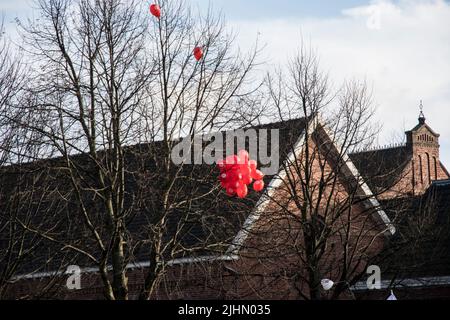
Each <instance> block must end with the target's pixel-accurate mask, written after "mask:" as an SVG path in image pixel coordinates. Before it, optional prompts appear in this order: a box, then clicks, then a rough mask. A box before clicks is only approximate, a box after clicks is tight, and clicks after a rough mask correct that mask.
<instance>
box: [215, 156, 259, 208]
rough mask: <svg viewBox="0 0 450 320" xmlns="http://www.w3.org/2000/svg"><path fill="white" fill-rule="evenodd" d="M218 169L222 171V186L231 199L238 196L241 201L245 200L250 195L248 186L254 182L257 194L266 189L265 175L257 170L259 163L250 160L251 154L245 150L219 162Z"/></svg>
mask: <svg viewBox="0 0 450 320" xmlns="http://www.w3.org/2000/svg"><path fill="white" fill-rule="evenodd" d="M217 167H218V168H219V170H220V176H219V180H220V185H221V186H222V188H224V189H225V190H226V192H227V194H228V195H229V196H230V197H232V196H234V195H237V196H238V197H239V198H241V199H242V198H245V197H246V196H247V195H248V186H249V185H250V184H251V183H252V182H253V181H254V180H255V182H254V183H253V189H254V190H255V191H256V192H260V191H262V190H263V189H264V181H263V180H262V179H263V178H264V174H263V173H262V172H261V171H260V170H258V169H257V162H256V161H255V160H250V157H249V154H248V152H247V151H245V150H241V151H239V153H238V154H237V155H232V156H228V157H226V158H225V159H224V160H219V161H217Z"/></svg>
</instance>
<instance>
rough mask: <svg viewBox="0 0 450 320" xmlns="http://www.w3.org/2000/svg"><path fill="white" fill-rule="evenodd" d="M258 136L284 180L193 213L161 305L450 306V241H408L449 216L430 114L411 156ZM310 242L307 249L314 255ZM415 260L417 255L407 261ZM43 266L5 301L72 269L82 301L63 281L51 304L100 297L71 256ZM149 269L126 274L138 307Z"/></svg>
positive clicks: (415, 135) (306, 136)
mask: <svg viewBox="0 0 450 320" xmlns="http://www.w3.org/2000/svg"><path fill="white" fill-rule="evenodd" d="M255 128H256V129H277V130H279V132H280V152H279V158H280V159H279V160H280V163H282V165H281V167H280V171H279V172H278V174H275V175H268V176H266V177H265V183H266V186H267V187H266V189H265V190H264V193H263V194H262V195H259V194H256V193H251V194H250V195H249V197H248V198H247V199H244V200H238V199H230V198H227V197H226V196H225V195H224V194H223V192H221V191H220V190H217V192H214V193H212V194H211V195H210V196H209V197H208V198H204V199H202V200H201V202H200V203H199V204H198V207H196V206H197V204H195V203H194V204H193V205H192V207H193V208H194V209H195V208H197V210H200V209H198V208H200V207H202V208H210V209H209V210H208V212H206V211H205V212H203V214H202V216H201V217H199V216H198V215H197V216H195V218H193V219H192V221H190V222H189V223H186V224H185V225H183V226H184V229H183V230H182V232H181V233H182V236H180V240H179V243H180V245H181V246H183V248H187V249H188V250H185V251H183V253H182V254H173V255H168V256H167V257H165V262H164V272H163V273H162V274H161V279H160V281H159V282H158V287H157V289H156V290H155V292H154V294H153V297H154V298H155V299H310V298H317V297H319V296H316V295H320V298H339V299H342V298H351V297H354V296H355V295H356V296H357V297H360V298H385V295H386V294H387V292H388V289H391V288H393V287H395V288H396V289H398V287H399V286H401V288H402V290H404V292H405V294H403V295H402V297H404V298H408V297H416V295H414V294H413V293H412V292H414V293H415V294H416V293H417V294H419V295H423V294H424V292H432V293H433V294H434V296H436V297H440V296H441V297H442V296H447V294H448V292H449V291H448V290H447V286H448V285H449V284H450V282H449V280H448V277H450V270H448V271H447V270H446V269H447V268H446V262H447V261H449V262H450V254H448V251H446V248H447V243H450V241H447V240H449V239H447V238H445V237H444V236H443V235H445V234H446V233H445V232H441V233H439V234H437V235H435V234H433V235H429V234H428V233H427V232H425V231H424V233H425V235H423V234H422V233H420V234H415V233H414V234H413V233H409V232H410V231H411V230H412V229H414V230H416V229H417V228H415V227H417V223H419V222H421V223H422V224H421V225H420V226H421V227H423V229H424V230H427V229H426V226H425V223H424V222H423V219H422V218H423V216H425V215H426V216H427V217H428V218H429V221H427V226H429V225H434V224H435V223H439V224H440V225H445V224H446V219H447V215H448V209H447V208H448V206H447V205H446V203H447V202H446V201H448V197H447V196H446V195H448V194H449V192H450V182H449V180H448V179H450V175H449V173H448V171H447V170H446V168H445V167H444V165H443V164H442V163H441V161H440V158H439V134H437V133H435V132H434V131H433V130H432V129H431V128H430V127H429V126H428V124H427V123H426V120H425V116H424V115H423V113H421V114H420V117H419V123H418V125H417V126H416V127H414V128H413V129H412V130H411V131H408V132H406V143H405V144H404V145H401V146H395V147H392V148H384V149H376V150H366V151H362V152H353V153H349V152H348V151H349V150H342V148H341V147H340V146H339V144H338V143H337V141H336V140H335V139H334V138H333V137H332V135H331V134H330V132H329V130H328V129H327V126H326V125H325V124H323V123H322V122H321V120H320V119H319V118H317V117H313V118H311V119H296V120H290V121H284V122H279V123H274V124H269V125H263V126H259V127H255ZM259 138H261V137H259ZM305 163H307V164H308V165H305ZM214 170H215V169H214V168H209V169H208V170H205V169H202V170H201V172H202V175H204V176H207V179H209V180H208V181H207V183H206V185H205V187H206V186H210V185H214V184H215V183H216V182H215V176H216V175H217V173H216V172H215V171H214ZM305 172H309V174H305ZM15 174H16V173H15V169H9V171H8V170H6V171H3V172H2V179H6V180H4V181H11V180H16V179H11V177H15V176H14V175H15ZM5 177H6V178H5ZM8 177H9V178H8ZM211 177H212V178H211ZM3 185H4V186H7V183H6V182H4V183H3ZM305 186H307V188H305ZM304 189H307V190H306V191H305V190H304ZM305 198H308V199H309V200H308V201H305ZM306 202H308V203H310V205H308V206H305V203H306ZM314 203H316V204H315V205H314ZM213 204H214V205H213ZM61 210H62V212H66V210H68V209H67V208H66V207H64V208H62V209H61ZM147 214H148V212H145V211H143V212H139V214H137V215H136V218H135V219H134V220H133V221H132V222H131V227H130V230H131V231H132V232H136V233H139V232H140V231H139V230H140V229H139V228H140V227H142V226H143V225H145V223H146V221H147V219H146V218H147ZM411 217H417V219H415V218H414V219H411ZM178 219H179V217H177V216H176V215H174V216H173V217H172V219H171V220H169V221H168V224H169V226H170V225H171V224H173V226H174V227H173V228H172V229H173V230H172V231H170V232H175V231H176V232H179V231H180V230H177V227H176V226H178V225H177V223H178ZM417 220H418V221H419V222H417ZM444 222H445V223H444ZM428 228H429V227H428ZM169 230H171V229H170V228H169ZM174 230H175V231H174ZM318 234H319V235H320V236H318ZM408 234H409V237H410V238H408V236H407V235H408ZM169 238H170V237H169ZM422 238H424V239H423V241H422V240H421V241H419V240H417V239H422ZM305 239H312V240H311V242H308V244H307V243H305V241H304V240H305ZM410 239H416V240H417V246H415V247H410V246H409V245H408V243H409V244H410V243H411V241H410ZM406 240H407V241H406ZM42 245H43V246H46V247H47V248H48V246H49V244H48V243H45V242H43V243H42ZM51 245H52V246H53V245H54V244H51ZM418 248H419V249H418ZM430 248H434V249H439V250H431V249H430ZM411 251H414V252H416V253H417V254H416V255H414V257H412V256H411V254H410V253H411ZM172 252H176V250H175V248H174V249H173V250H172ZM46 254H48V252H46V251H45V250H43V249H42V248H40V249H39V250H38V253H36V255H35V257H36V260H33V261H27V262H26V263H25V266H24V267H23V268H22V269H21V270H22V272H21V273H20V274H19V275H18V276H15V278H14V280H15V281H14V284H13V285H12V286H11V287H10V289H8V290H9V292H10V297H12V298H17V297H20V296H23V295H27V294H28V293H32V292H33V290H37V289H36V288H38V287H39V286H41V285H42V286H43V285H45V286H49V283H48V281H46V280H45V279H48V278H49V277H53V276H54V275H55V273H54V272H53V271H55V270H58V269H57V268H56V266H58V267H59V269H61V270H64V269H62V267H63V266H64V267H65V266H66V265H69V264H79V265H81V266H82V267H83V273H82V289H81V290H67V289H66V288H65V282H64V281H65V279H66V277H65V276H63V273H61V271H59V274H58V273H57V276H56V277H55V281H54V282H53V283H52V286H54V287H55V290H54V293H55V295H56V297H58V298H81V299H86V298H87V299H93V298H101V297H102V288H101V282H100V279H99V277H98V275H97V273H96V268H95V267H92V266H90V265H89V264H88V263H87V262H86V261H84V260H78V259H77V257H76V256H73V257H67V256H64V259H66V260H67V261H64V262H61V261H60V260H58V259H57V258H54V257H53V256H52V258H53V259H55V260H58V261H57V263H56V262H55V263H54V264H53V263H50V264H48V265H47V266H46V269H45V270H36V265H38V264H39V262H41V261H43V260H45V259H46V257H47V256H46ZM412 258H414V259H412ZM61 259H62V258H61ZM47 260H48V259H47ZM370 264H378V265H380V266H381V268H382V275H383V281H382V289H381V290H378V291H367V290H366V286H365V285H364V283H365V277H366V267H367V266H368V265H370ZM52 266H53V269H52ZM148 266H149V261H148V260H147V259H146V254H145V252H143V253H142V252H139V253H137V254H136V255H135V258H134V259H133V261H131V262H130V263H129V264H128V266H127V268H128V277H129V290H130V297H131V298H136V297H137V296H138V293H139V290H140V289H141V287H142V283H143V282H144V277H145V270H146V268H148ZM313 267H314V268H313ZM323 278H329V279H333V280H334V281H335V283H336V286H335V288H334V289H333V290H332V291H330V292H323V290H322V289H320V287H319V284H320V280H321V279H323ZM424 279H425V280H424ZM61 281H62V282H61ZM427 281H428V282H427ZM449 288H450V286H449ZM56 289H58V290H56ZM399 290H400V289H399ZM424 290H425V291H424ZM427 290H428V291H427ZM50 291H51V292H53V291H52V290H50ZM335 293H336V295H334V294H335ZM427 294H430V297H431V296H432V294H431V293H427Z"/></svg>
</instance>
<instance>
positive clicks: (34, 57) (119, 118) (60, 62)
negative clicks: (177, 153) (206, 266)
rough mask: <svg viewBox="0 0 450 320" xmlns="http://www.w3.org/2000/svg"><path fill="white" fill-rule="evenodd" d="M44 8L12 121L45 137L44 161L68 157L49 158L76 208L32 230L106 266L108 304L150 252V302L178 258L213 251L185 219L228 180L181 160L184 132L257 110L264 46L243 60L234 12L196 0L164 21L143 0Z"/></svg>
mask: <svg viewBox="0 0 450 320" xmlns="http://www.w3.org/2000/svg"><path fill="white" fill-rule="evenodd" d="M36 4H37V9H38V12H39V14H40V17H39V20H34V21H29V23H27V24H26V25H21V30H22V34H23V37H24V43H25V45H24V47H23V48H22V50H23V51H24V52H26V53H27V54H29V58H30V60H31V61H33V70H32V74H33V77H32V78H31V79H30V80H29V81H28V86H27V92H28V93H27V103H22V104H20V105H17V106H16V108H15V110H14V111H15V112H16V113H17V114H21V115H26V117H19V118H14V119H13V118H11V117H9V118H10V119H11V120H12V121H13V123H14V125H15V126H17V127H20V128H26V130H27V132H28V135H26V136H24V137H25V138H28V140H27V141H34V142H35V143H37V144H39V146H40V152H39V154H38V155H36V158H38V159H39V158H47V157H57V158H55V159H53V160H48V161H42V162H40V165H41V166H43V167H44V168H47V169H48V170H49V171H50V172H51V173H52V174H51V177H53V179H54V180H53V181H54V183H55V184H56V191H55V194H54V195H55V196H57V197H58V198H57V199H59V201H60V202H61V203H64V204H65V205H64V210H65V211H64V212H65V216H63V217H62V218H61V219H62V220H60V223H58V224H57V226H58V228H54V229H50V230H49V229H48V228H49V227H48V226H47V225H35V224H33V223H29V224H26V223H22V225H21V226H22V227H23V228H24V229H25V230H27V231H28V232H31V233H32V234H34V235H36V236H40V237H41V238H43V239H45V240H46V241H49V242H51V243H52V244H53V245H55V246H57V247H58V248H59V250H62V251H63V252H67V254H68V257H71V255H75V256H76V257H77V261H78V263H79V264H84V265H95V266H97V267H98V272H99V274H100V277H101V282H102V286H103V288H104V292H105V297H106V298H107V299H128V298H129V284H128V277H127V271H128V268H129V266H130V265H134V263H135V262H138V261H140V260H142V259H146V260H147V261H149V262H150V263H149V267H148V268H146V269H145V271H144V272H146V277H145V278H146V279H145V283H144V284H142V287H143V289H142V292H141V295H140V298H142V299H148V298H150V297H151V296H152V294H154V290H155V287H156V284H157V283H158V279H160V278H161V275H163V274H164V272H165V265H166V262H167V261H168V260H170V259H171V258H174V257H179V256H184V255H186V254H191V253H193V252H195V250H200V249H204V246H205V245H204V244H200V245H197V246H196V247H194V248H187V247H186V246H185V244H184V243H183V234H184V233H186V232H188V231H186V230H185V229H186V228H185V227H184V224H186V225H188V223H189V220H192V215H196V216H197V217H198V216H199V214H200V213H199V208H198V202H199V201H202V199H203V198H204V197H206V196H207V195H209V194H211V192H212V190H214V188H215V187H216V186H214V185H211V182H210V181H204V178H202V177H201V176H199V170H198V169H195V168H193V167H192V166H190V165H188V164H186V165H184V164H181V165H180V164H174V163H173V162H172V161H171V157H170V155H171V150H172V147H173V146H174V145H175V143H177V142H176V141H175V140H176V139H179V138H180V137H182V136H187V137H190V138H191V139H188V140H189V141H190V142H191V143H194V137H195V136H198V135H199V134H205V133H208V132H210V131H212V130H217V129H221V128H224V127H226V126H228V125H231V124H233V125H236V124H241V125H245V124H246V123H249V122H251V121H253V120H254V119H255V118H256V117H257V116H258V112H260V110H258V109H257V108H255V107H254V105H251V95H252V93H253V92H254V89H255V88H257V87H258V86H257V85H256V86H255V85H254V84H253V82H254V79H252V78H251V71H252V69H253V67H254V66H255V64H256V62H255V58H256V55H257V49H256V47H255V49H254V50H253V51H252V52H250V54H249V55H244V56H243V55H241V54H240V53H239V52H238V51H237V50H236V48H234V46H233V45H232V44H233V36H232V34H229V33H227V32H226V29H225V26H224V23H223V20H222V18H217V17H215V16H214V15H213V13H212V11H209V12H208V14H207V15H206V16H201V15H195V14H193V13H192V11H191V9H190V8H189V6H188V5H187V4H186V3H185V2H184V1H162V2H161V3H160V4H161V8H162V10H163V15H162V17H161V19H151V17H150V16H149V15H148V8H147V7H146V6H145V5H143V4H142V3H141V2H140V1H119V0H92V1H88V0H80V1H69V0H48V1H47V0H39V1H37V3H36ZM196 46H202V47H203V50H204V57H203V59H202V60H201V61H199V62H197V61H195V60H194V59H193V56H192V50H193V48H194V47H196ZM250 83H252V86H250ZM236 119H238V120H236ZM202 175H203V176H204V173H202ZM205 185H207V186H208V188H206V189H205ZM201 188H203V190H201ZM195 190H197V191H199V192H194V191H195ZM187 191H189V192H187ZM194 195H195V196H194ZM196 201H197V204H195V203H196ZM211 205H213V204H211ZM207 209H208V208H203V209H202V210H207ZM64 219H65V220H64ZM169 220H171V221H172V222H173V221H177V225H176V227H175V232H174V231H173V225H171V226H170V228H169V226H168V221H169ZM61 221H70V223H69V225H68V226H67V227H66V228H65V227H64V224H63V223H61ZM136 228H137V229H136ZM69 253H70V254H69Z"/></svg>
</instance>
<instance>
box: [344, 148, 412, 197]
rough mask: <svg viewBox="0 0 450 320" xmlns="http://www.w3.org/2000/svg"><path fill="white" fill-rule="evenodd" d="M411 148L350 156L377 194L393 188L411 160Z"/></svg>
mask: <svg viewBox="0 0 450 320" xmlns="http://www.w3.org/2000/svg"><path fill="white" fill-rule="evenodd" d="M411 154H412V153H411V152H410V149H409V147H407V146H401V147H395V148H388V149H380V150H371V151H365V152H359V153H352V154H350V155H349V156H350V158H351V160H352V161H353V163H354V164H355V166H356V168H357V169H358V171H359V172H360V174H361V175H362V176H363V178H364V179H365V180H366V182H367V184H368V185H369V187H370V188H371V190H372V191H373V192H374V193H375V194H380V193H382V192H383V191H386V190H388V189H390V188H392V187H393V186H394V185H396V183H398V181H400V179H401V178H402V174H403V173H404V170H405V168H406V166H407V165H408V163H409V161H410V160H411Z"/></svg>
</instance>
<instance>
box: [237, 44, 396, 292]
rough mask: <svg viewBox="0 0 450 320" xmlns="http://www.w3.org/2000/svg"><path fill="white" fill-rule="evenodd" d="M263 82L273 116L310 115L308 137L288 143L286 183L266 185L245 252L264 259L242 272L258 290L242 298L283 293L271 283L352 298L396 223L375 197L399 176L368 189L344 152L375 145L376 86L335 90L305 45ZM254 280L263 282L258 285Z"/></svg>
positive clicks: (304, 133)
mask: <svg viewBox="0 0 450 320" xmlns="http://www.w3.org/2000/svg"><path fill="white" fill-rule="evenodd" d="M267 83H268V94H267V96H268V97H270V99H271V105H272V106H273V114H274V115H276V116H278V117H279V118H280V119H281V120H289V119H292V118H304V125H303V127H302V128H301V130H300V131H302V136H303V137H304V139H303V140H299V141H297V139H293V140H292V141H283V143H289V151H290V153H291V154H292V157H291V158H290V159H289V158H288V157H287V155H288V154H284V155H283V156H284V157H285V158H286V161H285V162H284V164H283V166H282V169H283V170H284V172H285V175H282V176H279V177H276V178H277V179H279V180H281V183H280V186H278V187H277V188H276V189H275V190H273V191H274V192H273V193H270V191H269V194H268V200H267V201H268V203H269V204H268V205H267V206H266V207H265V209H264V214H262V215H261V217H260V220H259V221H258V227H257V228H256V227H253V229H252V230H249V233H250V234H251V236H252V237H255V239H257V240H254V241H248V242H249V243H248V244H244V245H243V247H242V249H241V250H242V251H241V252H243V253H242V254H243V255H245V256H246V258H247V259H249V260H247V261H252V260H253V261H258V262H259V263H258V264H255V265H253V264H251V262H250V263H249V264H250V265H251V266H252V267H250V268H247V269H245V268H244V270H246V271H242V274H241V275H242V276H243V277H240V278H241V280H240V281H244V282H247V283H248V286H247V288H252V289H248V290H246V291H245V290H244V292H242V293H240V294H238V296H245V295H246V294H247V295H249V296H253V295H255V294H256V295H259V294H262V293H264V292H267V291H270V290H278V291H280V290H283V289H280V288H278V287H276V286H274V283H285V284H287V286H290V287H291V289H292V290H293V291H294V292H297V295H296V296H292V295H290V296H289V292H291V291H290V290H287V291H285V292H286V297H291V298H302V299H325V298H332V299H336V298H339V297H346V296H351V293H350V291H349V289H350V287H351V286H352V285H353V284H354V283H356V281H358V280H359V279H361V276H362V275H364V274H365V272H366V268H367V266H368V265H369V264H370V263H372V262H373V261H375V258H376V257H377V256H378V254H379V253H380V251H381V250H382V248H383V245H384V239H385V235H386V234H389V233H390V231H391V230H392V227H393V224H386V221H387V220H383V218H384V217H383V218H381V216H380V215H379V212H380V211H381V209H382V208H381V206H380V204H379V203H378V201H377V200H376V197H377V196H379V195H380V194H383V193H385V192H387V191H388V190H390V188H392V187H393V186H394V185H395V184H396V183H398V181H399V179H400V178H401V175H398V178H397V179H393V180H394V181H392V182H390V183H389V184H386V185H384V186H383V187H382V188H380V189H378V190H376V192H369V191H368V188H367V185H366V183H365V181H367V177H364V178H365V179H363V177H362V176H361V175H360V174H358V173H357V172H356V171H355V167H354V166H353V163H352V162H351V159H350V157H349V156H348V154H350V153H351V152H352V151H354V150H355V149H357V148H364V147H365V146H370V145H371V144H372V143H373V141H374V140H375V138H376V136H377V127H376V126H373V124H372V121H371V120H372V116H373V113H374V109H373V106H372V103H371V98H370V92H369V90H368V89H367V85H366V84H365V83H360V82H357V81H352V82H346V83H345V84H344V85H343V86H342V87H341V88H339V89H338V90H337V91H335V92H333V90H332V87H331V84H330V82H329V79H328V76H327V75H326V74H324V73H322V72H321V71H320V68H319V62H318V58H317V55H316V53H315V52H314V51H312V50H308V49H306V47H305V46H302V48H301V50H300V51H299V53H298V55H297V56H296V57H295V58H294V59H293V60H292V61H291V63H290V64H289V68H288V70H287V71H286V72H282V71H279V72H278V73H276V75H275V76H272V75H269V76H268V79H267ZM299 150H301V151H299ZM385 161H389V159H385ZM376 174H377V173H374V174H373V176H372V177H370V179H373V178H375V175H376ZM368 202H369V203H370V205H368V204H367V203H368ZM258 276H264V277H265V278H266V279H267V281H265V282H261V281H259V282H258V281H255V278H256V277H258ZM324 278H329V279H333V280H334V282H335V283H336V285H335V286H334V288H333V290H332V291H330V292H325V291H324V290H323V289H322V288H321V280H322V279H324ZM270 279H272V281H271V280H270ZM282 288H284V290H286V288H285V287H282ZM263 296H264V295H263ZM269 296H270V295H269Z"/></svg>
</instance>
